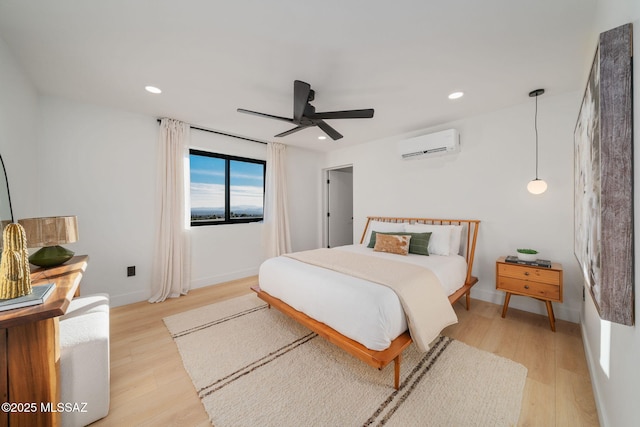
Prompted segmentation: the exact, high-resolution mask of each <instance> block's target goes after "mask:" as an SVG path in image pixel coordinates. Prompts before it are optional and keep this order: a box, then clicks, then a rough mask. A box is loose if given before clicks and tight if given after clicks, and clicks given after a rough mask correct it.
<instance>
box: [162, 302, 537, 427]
mask: <svg viewBox="0 0 640 427" xmlns="http://www.w3.org/2000/svg"><path fill="white" fill-rule="evenodd" d="M164 322H165V324H166V326H167V328H168V329H169V332H170V333H171V335H172V337H173V338H174V340H175V342H176V344H177V346H178V349H179V351H180V355H181V356H182V360H183V362H184V366H185V369H186V370H187V372H188V373H189V375H190V376H191V379H192V381H193V384H194V386H195V388H196V390H197V392H198V395H199V396H200V399H201V400H202V403H203V405H204V407H205V409H206V411H207V413H208V414H209V417H210V419H211V422H212V423H213V425H214V426H215V427H228V426H250V427H255V426H261V427H262V426H377V425H389V426H403V427H406V426H512V425H516V424H517V421H518V417H519V414H520V406H521V402H522V393H523V389H524V384H525V380H526V376H527V369H526V368H525V367H524V366H522V365H520V364H518V363H515V362H513V361H511V360H508V359H505V358H502V357H499V356H496V355H494V354H492V353H488V352H485V351H482V350H478V349H476V348H473V347H470V346H468V345H466V344H463V343H461V342H459V341H456V340H453V339H451V338H447V337H443V336H441V337H439V338H438V339H436V340H435V341H434V342H433V343H432V345H431V348H430V351H428V352H427V353H420V352H419V351H418V350H417V348H416V347H415V345H414V344H412V345H411V346H410V347H409V348H407V349H406V350H405V352H404V353H403V361H402V371H401V386H400V389H399V390H397V391H396V390H395V389H394V388H393V386H392V385H393V364H390V365H388V366H387V367H386V368H384V369H382V370H377V369H375V368H372V367H370V366H368V365H366V364H365V363H363V362H361V361H360V360H358V359H356V358H354V357H353V356H351V355H349V354H347V353H346V352H345V351H343V350H341V349H339V348H338V347H336V346H335V345H333V344H331V343H329V342H327V341H326V340H324V339H323V338H322V337H319V336H317V335H316V334H315V333H313V332H311V331H309V330H308V329H306V328H305V327H303V326H301V325H299V324H298V323H296V322H295V321H293V320H291V319H290V318H288V317H287V316H285V315H283V314H282V313H280V312H279V311H277V310H276V309H269V308H268V307H267V305H266V304H265V303H264V302H263V301H262V300H260V299H258V297H256V296H255V295H246V296H242V297H238V298H234V299H231V300H226V301H222V302H219V303H216V304H212V305H209V306H205V307H202V308H198V309H195V310H191V311H188V312H184V313H180V314H177V315H173V316H170V317H167V318H165V319H164Z"/></svg>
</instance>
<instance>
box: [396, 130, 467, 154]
mask: <svg viewBox="0 0 640 427" xmlns="http://www.w3.org/2000/svg"><path fill="white" fill-rule="evenodd" d="M459 151H460V134H459V133H458V131H457V130H456V129H447V130H443V131H441V132H436V133H430V134H427V135H421V136H417V137H415V138H410V139H405V140H403V141H400V142H399V143H398V153H400V155H401V156H402V158H403V159H406V160H408V159H418V158H421V157H426V156H436V155H443V154H453V153H457V152H459Z"/></svg>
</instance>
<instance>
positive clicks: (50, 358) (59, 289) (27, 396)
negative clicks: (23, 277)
mask: <svg viewBox="0 0 640 427" xmlns="http://www.w3.org/2000/svg"><path fill="white" fill-rule="evenodd" d="M88 260H89V258H88V257H87V256H86V255H83V256H75V257H73V258H72V259H71V260H69V261H68V262H66V263H65V264H63V265H61V266H58V267H53V268H49V269H42V268H38V269H35V270H32V272H31V281H32V284H40V283H50V282H54V283H55V284H56V287H55V289H54V290H53V292H52V294H51V295H50V296H49V298H47V300H46V301H45V303H44V304H40V305H36V306H31V307H25V308H18V309H15V310H8V311H3V312H0V400H2V402H0V403H2V404H3V407H2V411H0V426H10V427H16V426H39V427H41V426H43V427H44V426H58V425H59V424H60V414H59V413H56V412H55V411H54V410H52V409H54V408H55V405H56V404H57V403H58V402H59V399H60V378H59V371H60V366H59V361H60V336H59V323H58V322H59V320H58V317H59V316H61V315H63V314H65V312H66V311H67V307H68V306H69V303H70V302H71V300H72V299H73V297H74V296H75V295H76V294H77V293H78V292H79V286H80V280H81V278H82V275H83V273H84V271H85V269H86V268H87V263H88ZM51 405H53V406H51Z"/></svg>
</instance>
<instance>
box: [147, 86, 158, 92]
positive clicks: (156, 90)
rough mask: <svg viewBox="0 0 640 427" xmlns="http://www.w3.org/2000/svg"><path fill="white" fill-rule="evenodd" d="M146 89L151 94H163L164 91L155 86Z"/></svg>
mask: <svg viewBox="0 0 640 427" xmlns="http://www.w3.org/2000/svg"><path fill="white" fill-rule="evenodd" d="M144 89H145V90H146V91H147V92H151V93H162V91H161V90H160V89H158V88H157V87H155V86H145V87H144Z"/></svg>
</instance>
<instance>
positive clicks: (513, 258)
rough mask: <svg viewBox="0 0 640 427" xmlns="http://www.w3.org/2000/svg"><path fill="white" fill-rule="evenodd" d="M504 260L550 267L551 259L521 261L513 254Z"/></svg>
mask: <svg viewBox="0 0 640 427" xmlns="http://www.w3.org/2000/svg"><path fill="white" fill-rule="evenodd" d="M504 261H505V262H510V263H513V264H522V265H530V266H532V267H544V268H551V261H549V260H547V259H537V260H535V261H523V260H521V259H520V258H518V257H517V256H515V255H509V256H508V257H506V258H505V259H504Z"/></svg>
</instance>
